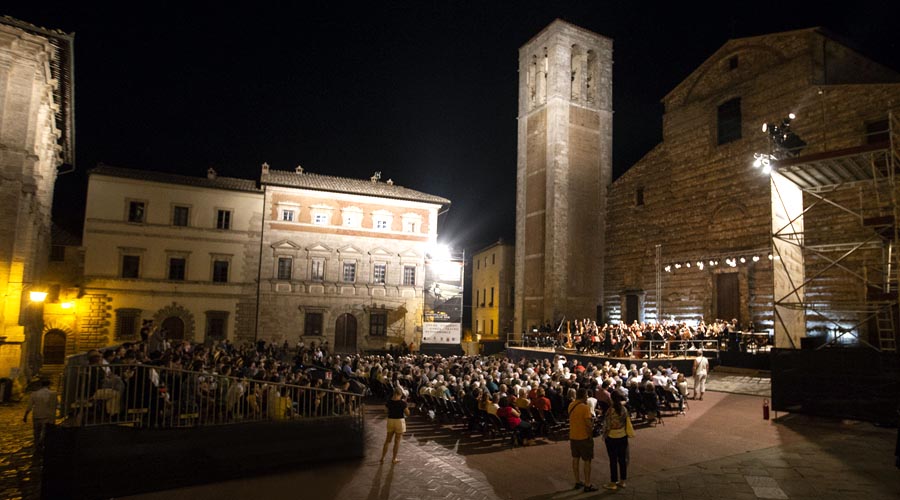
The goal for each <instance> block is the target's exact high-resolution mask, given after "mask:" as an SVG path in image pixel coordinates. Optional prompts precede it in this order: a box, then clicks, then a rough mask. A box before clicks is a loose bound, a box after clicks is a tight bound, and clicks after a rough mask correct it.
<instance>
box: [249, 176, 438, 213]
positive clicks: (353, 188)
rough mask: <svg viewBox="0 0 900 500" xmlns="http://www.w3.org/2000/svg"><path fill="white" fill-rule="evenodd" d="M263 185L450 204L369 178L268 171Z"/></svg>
mask: <svg viewBox="0 0 900 500" xmlns="http://www.w3.org/2000/svg"><path fill="white" fill-rule="evenodd" d="M260 183H262V184H269V185H274V186H286V187H296V188H304V189H313V190H316V191H330V192H334V193H349V194H359V195H366V196H378V197H381V198H394V199H398V200H410V201H420V202H424V203H434V204H437V205H449V204H450V200H448V199H447V198H444V197H441V196H437V195H433V194H428V193H423V192H421V191H416V190H414V189H409V188H406V187H403V186H398V185H396V184H393V183H388V182H381V181H372V180H369V179H351V178H348V177H335V176H331V175H321V174H311V173H307V172H302V173H297V172H294V171H286V170H267V171H263V173H262V175H261V176H260Z"/></svg>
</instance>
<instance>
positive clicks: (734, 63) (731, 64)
mask: <svg viewBox="0 0 900 500" xmlns="http://www.w3.org/2000/svg"><path fill="white" fill-rule="evenodd" d="M737 67H738V56H731V57H729V58H728V69H729V70H732V69H737Z"/></svg>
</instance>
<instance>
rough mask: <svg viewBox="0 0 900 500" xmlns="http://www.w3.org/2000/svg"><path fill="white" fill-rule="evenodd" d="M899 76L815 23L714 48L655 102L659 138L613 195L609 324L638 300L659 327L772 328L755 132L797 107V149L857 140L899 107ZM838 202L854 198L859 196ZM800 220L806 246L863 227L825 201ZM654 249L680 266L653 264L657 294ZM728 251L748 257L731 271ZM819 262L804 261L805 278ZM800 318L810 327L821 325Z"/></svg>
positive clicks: (825, 285) (766, 200)
mask: <svg viewBox="0 0 900 500" xmlns="http://www.w3.org/2000/svg"><path fill="white" fill-rule="evenodd" d="M897 81H900V78H898V76H897V74H896V73H895V72H893V71H890V70H888V69H886V68H884V67H882V66H879V65H878V64H876V63H873V62H872V61H869V60H867V59H865V58H864V57H862V56H861V55H859V54H857V53H856V52H853V51H852V50H850V49H848V48H847V47H845V46H844V45H842V44H840V43H838V42H836V41H834V40H832V39H831V38H829V37H828V36H827V35H826V34H824V33H823V32H821V31H819V30H817V29H808V30H798V31H792V32H786V33H776V34H771V35H763V36H758V37H750V38H742V39H735V40H730V41H728V42H727V43H726V44H725V45H723V46H722V47H721V48H720V49H719V50H718V51H716V52H715V53H714V54H712V55H711V56H710V57H709V58H708V59H707V60H706V61H705V62H703V63H702V64H701V65H700V66H699V67H698V68H697V69H696V70H694V72H693V73H691V74H690V75H689V76H688V77H687V78H686V79H685V80H684V81H682V82H681V83H680V84H679V85H678V86H676V87H675V88H674V89H673V90H672V91H671V92H670V93H669V94H668V95H666V96H665V97H664V98H663V104H664V106H665V115H664V116H663V129H662V137H663V138H662V142H660V143H659V144H658V145H657V146H656V147H655V148H653V150H651V151H650V152H648V153H647V154H646V155H645V156H644V158H642V159H641V160H640V161H639V162H638V163H636V164H635V165H634V166H632V167H631V168H630V169H629V170H628V171H627V172H626V173H625V174H624V175H622V176H621V177H620V178H619V179H617V180H616V181H615V182H614V183H613V185H612V186H611V188H610V193H609V200H610V202H609V210H608V213H607V218H606V220H607V246H606V271H605V272H606V278H605V284H606V299H605V304H606V306H607V311H609V319H611V320H613V321H617V320H625V319H627V318H626V315H625V313H624V311H625V309H626V303H627V302H628V301H629V300H631V301H632V303H640V304H641V311H639V314H642V315H644V317H655V316H657V313H658V311H660V308H661V312H662V314H661V316H662V318H665V319H669V318H672V317H674V318H675V319H679V320H681V319H684V320H698V319H701V318H702V319H705V320H707V321H709V320H712V319H715V318H717V317H725V319H731V317H736V318H738V320H739V321H740V322H741V324H742V325H744V326H749V324H750V323H751V322H752V324H753V326H754V327H755V329H756V330H758V331H765V330H769V331H771V330H772V329H773V300H774V299H773V295H774V288H773V287H774V285H773V267H772V261H770V260H769V259H768V253H770V252H771V230H772V227H771V225H772V212H771V197H770V184H769V179H768V177H767V176H765V175H761V173H760V171H759V170H758V169H754V168H752V167H751V163H752V161H753V154H754V153H755V152H766V151H768V138H767V136H766V135H765V134H763V133H762V132H761V131H760V126H761V124H763V123H765V122H771V121H772V120H776V119H781V117H783V116H786V115H787V114H788V113H789V112H793V113H796V114H797V119H796V120H795V121H794V122H793V124H792V128H793V130H794V131H795V132H796V133H797V134H798V135H799V136H801V137H802V138H803V139H804V140H805V141H806V142H807V143H808V147H807V148H806V149H804V150H803V152H802V153H801V154H804V155H805V154H811V153H818V152H823V151H828V150H833V149H838V148H844V147H848V146H856V145H861V144H865V141H866V140H867V138H866V134H865V131H866V128H867V125H868V124H870V123H872V122H876V121H878V120H883V119H885V118H886V117H887V111H888V109H890V107H891V102H893V103H894V105H896V103H897V102H900V100H898V98H900V86H898V85H897V84H896V83H889V82H897ZM841 196H844V197H845V198H846V199H847V201H851V200H852V198H853V196H856V197H857V200H856V204H857V205H858V204H859V203H860V201H859V200H858V197H859V193H858V192H847V193H843V194H841ZM805 202H806V203H807V204H808V203H809V202H810V200H805ZM870 202H871V200H865V203H870ZM804 219H805V220H804V223H805V229H806V231H807V238H808V239H811V240H816V238H817V237H818V238H819V239H820V240H821V238H823V237H826V236H825V235H826V234H834V230H835V229H836V228H838V229H839V231H838V232H841V231H845V232H846V233H847V234H846V235H847V237H848V238H849V239H852V238H853V237H854V234H853V232H854V231H855V232H856V233H858V232H859V231H860V230H861V228H860V227H859V221H858V220H853V218H852V217H848V216H847V214H841V213H840V210H838V209H836V208H834V207H831V206H828V205H827V204H823V206H821V207H817V208H816V209H814V210H812V211H810V212H809V213H807V214H806V216H805V217H804ZM840 228H843V229H840ZM817 235H820V236H817ZM820 242H821V241H820ZM657 244H659V245H661V253H662V259H661V263H660V267H663V266H666V265H671V264H673V263H679V268H674V266H673V267H672V268H671V269H670V271H671V272H665V271H664V270H660V271H662V293H661V295H660V296H657V293H656V275H657V271H658V270H659V269H658V267H657V265H656V261H655V245H657ZM754 256H758V257H760V259H759V260H758V261H755V260H753V257H754ZM732 257H733V258H736V259H739V258H740V257H744V258H745V260H746V262H740V261H739V260H738V261H737V262H735V265H734V266H732V265H729V264H726V263H725V259H730V258H732ZM854 258H866V257H864V256H859V257H854ZM711 260H712V261H713V262H718V264H717V265H710V261H711ZM698 262H699V263H702V264H703V266H702V268H701V267H700V266H698ZM687 263H691V267H687V266H686V264H687ZM818 265H821V264H819V263H816V262H815V261H812V262H811V261H810V260H809V259H807V261H806V267H807V269H806V273H807V275H809V274H811V273H813V272H815V269H816V266H818ZM805 293H806V296H807V297H808V298H809V297H813V298H815V297H821V298H823V300H824V299H825V298H827V299H829V300H851V299H852V300H859V299H860V298H861V293H862V291H861V290H860V287H859V286H858V284H856V285H854V284H853V282H852V280H847V279H841V278H840V277H838V276H837V275H835V276H833V277H832V279H831V280H827V281H824V282H822V283H821V284H820V285H818V288H817V289H807V290H805ZM807 321H808V324H807V327H808V328H810V329H815V328H818V326H817V325H815V324H814V323H813V320H811V319H810V318H807Z"/></svg>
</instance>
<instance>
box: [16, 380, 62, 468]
mask: <svg viewBox="0 0 900 500" xmlns="http://www.w3.org/2000/svg"><path fill="white" fill-rule="evenodd" d="M56 404H57V399H56V392H54V391H51V390H50V379H48V378H42V379H41V388H40V389H38V390H36V391H34V392H32V393H31V397H30V398H29V399H28V407H27V408H26V409H25V416H23V417H22V421H23V422H28V414H29V413H31V412H32V411H33V412H34V415H32V419H31V420H32V422H33V423H34V449H35V451H40V450H41V449H42V448H43V446H44V431H45V430H46V428H47V425H49V424H52V423H53V422H54V421H55V420H56Z"/></svg>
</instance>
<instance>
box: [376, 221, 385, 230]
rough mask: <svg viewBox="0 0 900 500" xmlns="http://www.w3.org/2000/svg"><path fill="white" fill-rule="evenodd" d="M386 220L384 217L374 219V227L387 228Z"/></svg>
mask: <svg viewBox="0 0 900 500" xmlns="http://www.w3.org/2000/svg"><path fill="white" fill-rule="evenodd" d="M387 228H388V221H387V220H385V219H375V229H382V230H384V229H387Z"/></svg>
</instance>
